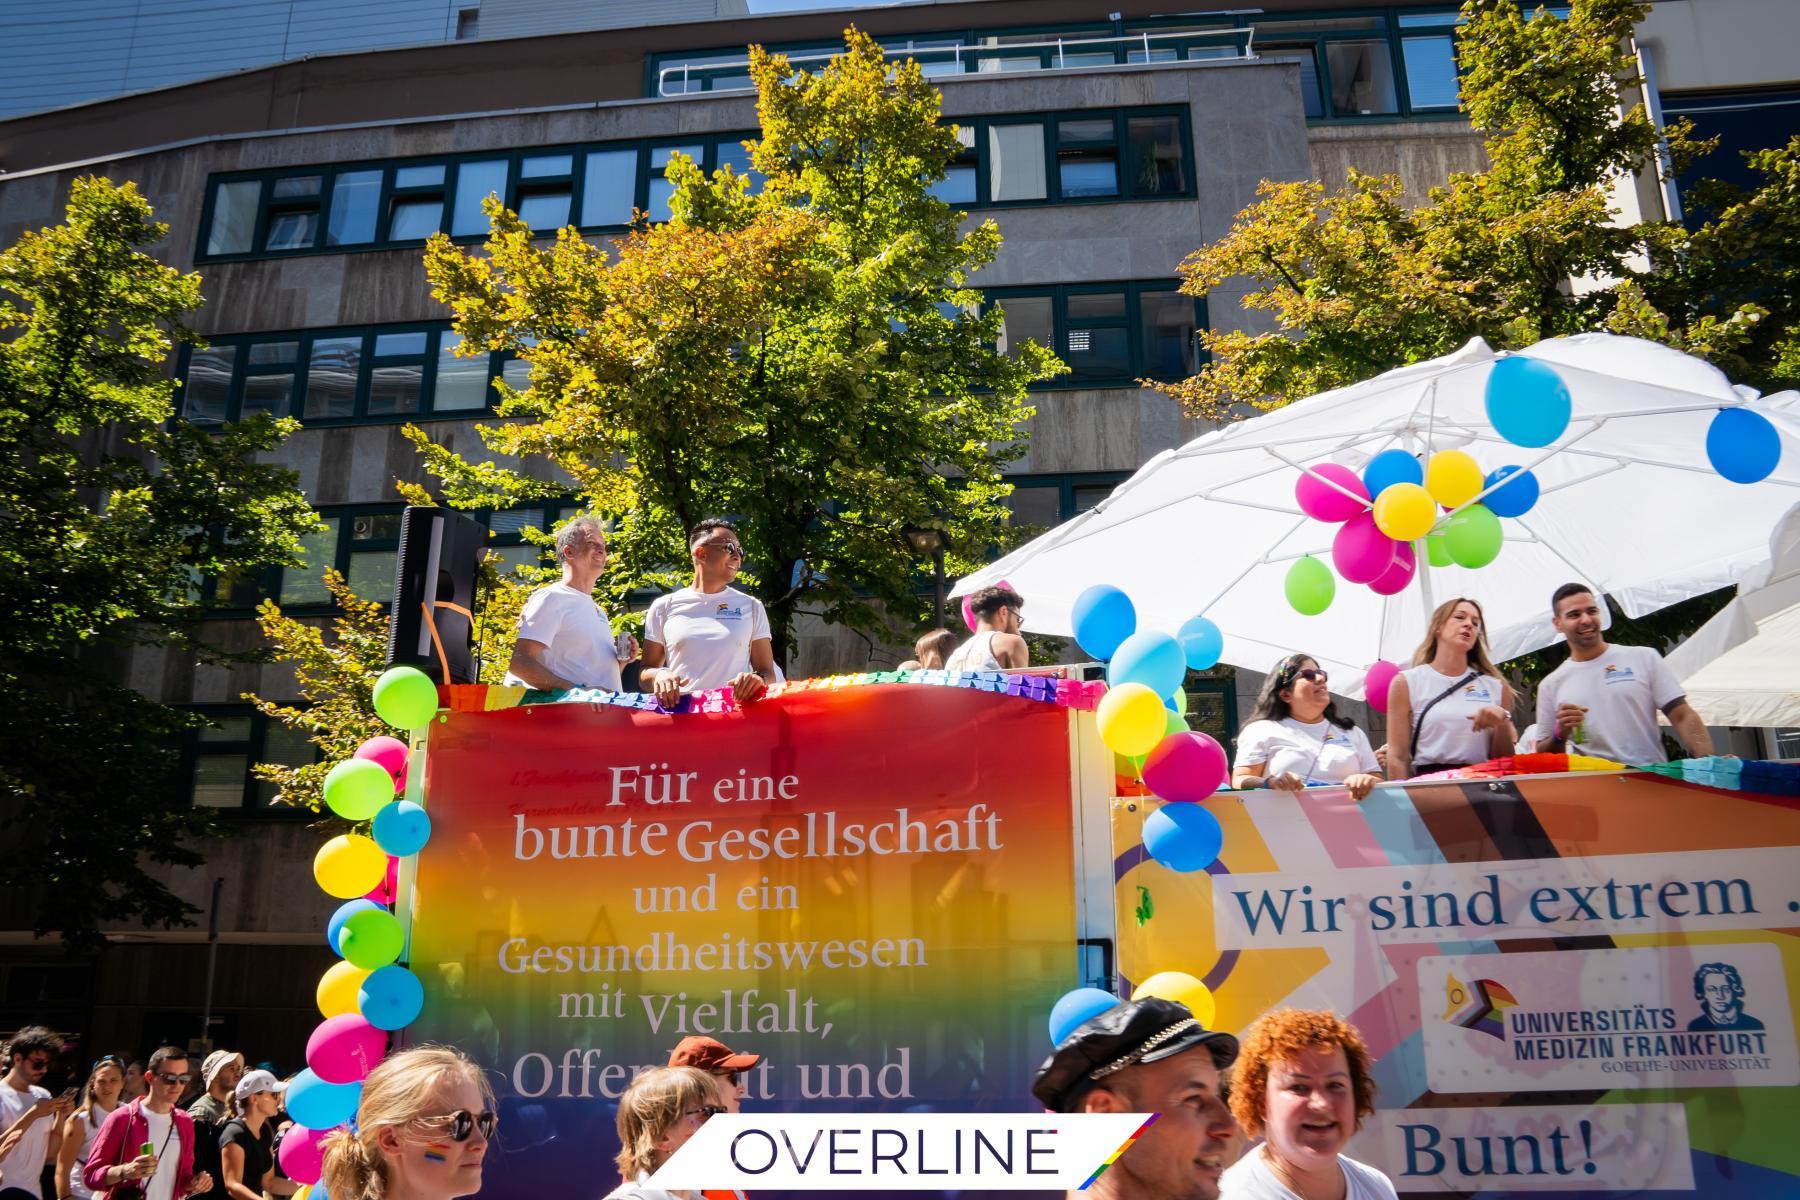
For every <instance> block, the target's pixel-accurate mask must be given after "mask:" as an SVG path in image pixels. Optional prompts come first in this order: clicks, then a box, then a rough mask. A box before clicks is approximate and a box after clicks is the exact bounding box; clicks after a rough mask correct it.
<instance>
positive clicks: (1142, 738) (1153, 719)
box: [358, 683, 1169, 895]
mask: <svg viewBox="0 0 1800 1200" xmlns="http://www.w3.org/2000/svg"><path fill="white" fill-rule="evenodd" d="M1168 711H1169V710H1168V709H1166V708H1164V707H1163V702H1162V697H1161V696H1158V695H1157V694H1156V693H1155V692H1153V691H1151V690H1150V689H1149V688H1147V687H1145V686H1144V685H1143V684H1141V683H1121V684H1120V685H1119V686H1118V687H1116V688H1112V689H1110V690H1109V691H1108V692H1107V693H1106V695H1104V696H1102V697H1101V698H1100V707H1099V708H1098V709H1097V710H1096V711H1095V713H1094V716H1095V718H1096V719H1097V721H1098V723H1099V725H1100V740H1101V741H1103V742H1105V743H1106V746H1107V749H1109V750H1111V751H1113V752H1114V753H1115V754H1123V755H1124V756H1125V757H1127V758H1136V757H1137V756H1138V755H1140V754H1148V753H1150V750H1151V748H1152V747H1154V746H1155V745H1156V743H1158V742H1160V741H1162V740H1163V734H1164V733H1165V732H1166V731H1167V730H1168V717H1167V715H1166V714H1167V713H1168ZM374 886H375V885H374V884H370V885H369V887H374ZM366 890H368V889H367V888H365V889H364V891H366ZM358 895H361V893H360V892H359V893H358Z"/></svg>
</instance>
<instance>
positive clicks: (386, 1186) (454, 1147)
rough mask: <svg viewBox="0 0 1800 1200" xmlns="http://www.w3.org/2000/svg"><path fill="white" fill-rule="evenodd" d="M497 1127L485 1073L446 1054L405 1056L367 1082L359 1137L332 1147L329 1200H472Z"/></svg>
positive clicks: (422, 1050)
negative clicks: (460, 1198)
mask: <svg viewBox="0 0 1800 1200" xmlns="http://www.w3.org/2000/svg"><path fill="white" fill-rule="evenodd" d="M498 1124H499V1118H498V1117H496V1116H495V1115H494V1092H493V1089H492V1088H490V1087H489V1086H488V1081H487V1077H486V1076H485V1075H483V1074H482V1071H481V1068H480V1067H478V1066H476V1065H475V1064H474V1063H472V1062H470V1061H469V1060H468V1059H466V1058H464V1057H463V1056H462V1055H461V1054H459V1053H457V1052H456V1051H455V1050H451V1049H448V1048H446V1047H443V1046H419V1047H417V1048H415V1049H412V1050H402V1051H401V1052H400V1053H398V1054H396V1055H394V1056H392V1057H391V1058H387V1059H384V1060H382V1062H381V1065H379V1066H377V1067H376V1068H375V1069H374V1070H373V1071H370V1072H369V1077H368V1079H366V1080H364V1081H363V1090H362V1099H361V1100H360V1101H359V1102H358V1103H357V1106H356V1132H355V1133H350V1132H347V1131H346V1132H340V1133H334V1134H332V1135H331V1137H329V1138H327V1139H326V1141H325V1168H324V1172H323V1176H322V1178H321V1179H320V1182H321V1183H323V1184H324V1185H325V1190H326V1191H327V1192H329V1193H330V1194H331V1200H449V1198H450V1197H452V1196H470V1195H473V1194H474V1193H476V1192H478V1191H480V1190H481V1162H482V1159H483V1157H484V1156H485V1155H486V1154H487V1148H488V1140H489V1139H490V1138H492V1137H493V1136H494V1129H495V1127H496V1126H497V1125H498Z"/></svg>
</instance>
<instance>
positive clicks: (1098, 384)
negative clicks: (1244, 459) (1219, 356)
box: [982, 279, 1209, 391]
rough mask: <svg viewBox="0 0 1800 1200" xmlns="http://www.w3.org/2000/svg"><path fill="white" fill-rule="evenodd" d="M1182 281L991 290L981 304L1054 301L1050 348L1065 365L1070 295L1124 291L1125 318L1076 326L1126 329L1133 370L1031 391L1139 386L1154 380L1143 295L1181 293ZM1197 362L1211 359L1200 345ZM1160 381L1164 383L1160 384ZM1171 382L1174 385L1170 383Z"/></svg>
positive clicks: (1197, 301)
mask: <svg viewBox="0 0 1800 1200" xmlns="http://www.w3.org/2000/svg"><path fill="white" fill-rule="evenodd" d="M1180 286H1181V281H1180V280H1177V279H1167V280H1163V279H1130V280H1116V281H1111V282H1107V281H1091V282H1090V281H1087V280H1084V281H1082V282H1081V283H1066V284H1038V285H1035V286H1034V285H1018V286H1013V287H995V288H987V289H985V290H984V291H983V293H982V295H983V303H984V304H992V303H994V302H995V301H1005V300H1007V299H1010V298H1013V297H1030V298H1035V299H1042V298H1045V297H1048V298H1049V300H1050V317H1051V324H1052V328H1053V329H1054V331H1055V332H1054V337H1055V340H1056V345H1054V346H1052V347H1051V349H1052V350H1053V351H1055V353H1056V356H1057V357H1058V358H1060V359H1062V360H1063V362H1064V363H1065V364H1066V363H1068V362H1069V333H1070V329H1071V320H1070V317H1069V297H1070V296H1083V295H1088V296H1091V295H1108V294H1113V293H1119V292H1123V293H1124V295H1125V315H1124V317H1123V318H1114V317H1087V318H1077V319H1076V320H1075V322H1074V324H1075V326H1076V327H1079V328H1092V329H1112V328H1120V327H1122V328H1123V329H1124V330H1125V334H1126V353H1127V355H1128V356H1129V359H1130V363H1131V370H1130V372H1129V373H1128V374H1126V375H1121V376H1112V375H1108V376H1099V377H1095V378H1076V377H1075V376H1074V375H1073V374H1072V373H1071V374H1065V375H1058V376H1056V377H1055V378H1054V379H1043V380H1039V381H1037V382H1036V383H1033V384H1032V385H1031V390H1033V391H1071V390H1087V391H1092V390H1097V389H1102V388H1105V389H1113V388H1128V387H1138V386H1140V385H1139V384H1138V380H1140V379H1146V378H1155V377H1154V376H1151V375H1150V374H1149V373H1148V372H1147V371H1146V370H1145V369H1144V368H1145V365H1146V363H1145V355H1144V348H1143V338H1142V333H1143V297H1144V296H1145V295H1146V294H1152V295H1161V294H1165V293H1169V292H1179V291H1180ZM1190 299H1192V300H1193V302H1194V329H1195V331H1196V332H1198V331H1199V330H1201V329H1205V328H1208V327H1209V326H1208V325H1207V312H1206V300H1205V298H1204V297H1200V296H1194V297H1190ZM1195 359H1196V364H1199V363H1204V362H1206V361H1207V359H1208V356H1207V354H1206V352H1205V350H1204V349H1203V348H1201V347H1198V346H1196V347H1195ZM1158 382H1165V381H1163V380H1160V379H1159V380H1158ZM1167 382H1173V380H1172V379H1171V380H1168V381H1167Z"/></svg>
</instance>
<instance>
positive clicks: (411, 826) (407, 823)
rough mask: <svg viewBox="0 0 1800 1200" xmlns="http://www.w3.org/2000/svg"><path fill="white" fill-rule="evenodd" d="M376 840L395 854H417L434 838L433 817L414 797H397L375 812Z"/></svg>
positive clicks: (397, 856)
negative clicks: (432, 834) (405, 798)
mask: <svg viewBox="0 0 1800 1200" xmlns="http://www.w3.org/2000/svg"><path fill="white" fill-rule="evenodd" d="M370 832H371V833H373V834H374V835H375V844H376V845H378V846H380V847H381V848H382V849H383V850H386V851H387V852H388V853H389V854H391V855H393V856H394V857H395V858H405V857H406V856H407V855H409V854H417V853H418V852H419V850H420V849H421V848H422V847H423V846H424V845H425V843H426V842H427V841H429V840H430V839H431V818H430V817H428V816H426V815H425V810H424V809H423V808H421V807H419V806H418V805H417V804H414V803H413V802H412V801H411V800H396V801H394V802H393V803H392V804H389V805H385V806H384V807H383V808H382V810H381V811H380V812H378V813H376V814H375V821H374V824H373V825H372V826H371V828H370Z"/></svg>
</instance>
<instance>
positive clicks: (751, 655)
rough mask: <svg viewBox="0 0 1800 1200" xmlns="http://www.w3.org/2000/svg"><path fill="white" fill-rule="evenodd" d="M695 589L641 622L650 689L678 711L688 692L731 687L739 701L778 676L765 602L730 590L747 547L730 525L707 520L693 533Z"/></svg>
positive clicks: (654, 605) (656, 605)
mask: <svg viewBox="0 0 1800 1200" xmlns="http://www.w3.org/2000/svg"><path fill="white" fill-rule="evenodd" d="M688 553H689V554H690V556H691V557H692V558H693V560H694V582H693V585H692V586H690V587H684V588H681V589H680V590H678V591H673V592H670V593H669V594H668V595H666V596H658V597H657V598H656V599H655V600H653V601H651V603H650V611H649V613H648V614H647V615H646V616H645V618H644V674H643V684H642V686H643V687H644V689H645V690H647V691H651V692H654V693H655V694H656V698H657V700H659V701H661V702H662V703H663V704H664V705H667V706H669V707H671V708H672V707H674V706H675V704H676V703H677V702H678V701H680V699H681V697H682V696H684V695H693V694H694V693H696V692H708V691H712V690H713V689H715V688H722V687H729V688H730V689H731V693H732V695H733V696H734V697H736V699H737V702H738V703H739V704H748V703H750V702H751V701H752V700H755V699H756V698H757V697H758V696H760V695H762V694H763V690H764V689H765V688H767V687H768V685H769V684H771V683H774V682H775V681H776V679H777V678H778V676H777V675H776V673H775V653H774V650H773V643H772V641H771V640H770V635H769V614H768V612H767V611H766V610H765V609H764V608H763V604H762V601H761V600H758V599H757V598H756V597H755V596H752V595H750V594H749V593H747V592H740V591H739V590H738V589H736V588H734V587H732V586H731V583H732V581H733V580H735V579H736V578H737V574H738V568H740V567H741V566H743V564H744V546H743V543H742V542H740V541H739V540H738V535H737V530H735V529H733V528H732V527H731V524H730V522H728V521H722V520H720V519H719V518H717V517H709V518H708V519H706V520H704V521H702V522H700V523H699V524H698V525H696V526H694V528H693V531H692V532H691V533H689V534H688Z"/></svg>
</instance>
